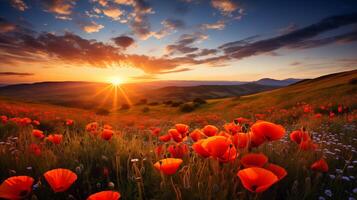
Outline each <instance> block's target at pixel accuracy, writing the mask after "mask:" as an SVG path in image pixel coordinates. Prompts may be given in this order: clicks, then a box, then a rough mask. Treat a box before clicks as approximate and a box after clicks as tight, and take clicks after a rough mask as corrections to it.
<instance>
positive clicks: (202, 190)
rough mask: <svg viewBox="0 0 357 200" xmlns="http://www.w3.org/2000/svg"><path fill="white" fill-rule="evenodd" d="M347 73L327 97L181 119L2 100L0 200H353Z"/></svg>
mask: <svg viewBox="0 0 357 200" xmlns="http://www.w3.org/2000/svg"><path fill="white" fill-rule="evenodd" d="M350 76H351V75H349V76H348V77H347V78H345V77H344V78H343V80H342V79H341V80H340V82H338V81H337V82H335V83H333V84H332V83H331V88H332V89H333V90H335V87H339V89H338V90H337V89H336V94H335V95H331V94H332V93H331V90H332V89H328V90H326V91H323V90H314V91H313V92H306V93H307V94H302V93H301V92H300V91H301V88H302V87H307V86H306V85H305V86H299V85H296V86H292V87H290V88H289V87H288V88H286V89H281V90H277V91H272V92H266V93H261V94H258V95H252V96H247V97H242V98H240V99H235V98H228V99H221V100H210V101H208V103H207V105H205V106H204V107H202V108H200V110H198V111H195V112H193V113H188V114H179V113H177V112H176V111H173V110H171V111H170V112H169V111H168V110H164V109H167V108H164V107H157V108H156V109H157V111H155V110H153V111H152V112H151V113H146V114H142V113H141V114H140V113H137V112H135V110H134V111H122V112H119V113H115V114H113V115H109V116H99V115H96V114H95V113H92V112H91V111H85V110H80V109H69V108H63V107H59V106H58V107H57V106H51V105H40V104H32V103H22V102H13V101H10V100H6V99H2V100H0V105H1V106H0V116H1V121H0V133H1V134H0V180H1V185H0V198H3V199H90V200H95V199H113V200H114V199H296V200H300V199H319V200H323V199H349V200H352V199H357V181H356V178H357V177H356V174H357V169H356V168H357V149H356V148H357V138H356V129H357V127H356V119H357V111H356V105H357V104H356V101H355V99H354V98H353V97H356V93H353V92H352V93H351V92H350V91H351V88H352V89H353V88H355V85H352V86H351V85H348V84H349V83H347V82H348V80H349V78H350ZM346 80H347V81H346ZM325 81H326V80H325ZM307 84H310V85H308V86H309V88H310V90H313V89H316V88H318V85H319V82H317V83H316V82H314V83H307ZM312 85H313V86H314V88H313V87H312ZM324 85H326V82H325V83H324ZM288 91H289V92H296V93H295V97H291V98H280V99H282V100H279V98H278V97H281V96H283V95H287V96H289V94H288ZM305 91H309V90H308V89H306V90H305ZM346 91H349V92H346ZM352 91H353V90H352ZM324 92H325V93H324ZM311 96H313V97H315V98H310V97H311ZM304 98H305V99H304ZM260 102H265V103H264V104H263V103H260ZM233 105H234V106H233Z"/></svg>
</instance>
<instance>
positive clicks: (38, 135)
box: [32, 129, 45, 139]
mask: <svg viewBox="0 0 357 200" xmlns="http://www.w3.org/2000/svg"><path fill="white" fill-rule="evenodd" d="M32 135H33V136H35V137H36V138H39V139H42V138H44V137H45V135H44V134H43V132H42V131H40V130H37V129H34V130H32Z"/></svg>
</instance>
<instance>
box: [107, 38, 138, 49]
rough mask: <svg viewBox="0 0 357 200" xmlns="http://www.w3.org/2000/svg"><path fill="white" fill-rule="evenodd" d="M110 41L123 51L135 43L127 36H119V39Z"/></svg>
mask: <svg viewBox="0 0 357 200" xmlns="http://www.w3.org/2000/svg"><path fill="white" fill-rule="evenodd" d="M112 40H113V41H114V43H115V44H116V45H118V46H119V47H122V48H124V49H125V48H127V47H129V46H131V45H132V44H134V42H135V41H134V39H133V38H131V37H128V36H119V37H115V38H112Z"/></svg>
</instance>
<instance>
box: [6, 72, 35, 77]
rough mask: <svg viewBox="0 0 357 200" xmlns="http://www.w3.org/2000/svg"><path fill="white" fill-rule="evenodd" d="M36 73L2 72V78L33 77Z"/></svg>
mask: <svg viewBox="0 0 357 200" xmlns="http://www.w3.org/2000/svg"><path fill="white" fill-rule="evenodd" d="M33 75H35V74H34V73H21V72H0V76H33Z"/></svg>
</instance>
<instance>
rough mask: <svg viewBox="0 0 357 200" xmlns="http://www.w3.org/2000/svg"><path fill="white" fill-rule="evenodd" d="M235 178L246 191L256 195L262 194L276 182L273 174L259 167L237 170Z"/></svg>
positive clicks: (276, 179) (276, 178)
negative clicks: (236, 177) (237, 178)
mask: <svg viewBox="0 0 357 200" xmlns="http://www.w3.org/2000/svg"><path fill="white" fill-rule="evenodd" d="M237 176H238V177H239V179H240V180H241V182H242V184H243V186H244V187H245V188H246V189H247V190H249V191H251V192H257V193H260V192H264V191H265V190H267V189H268V188H269V187H270V186H272V185H273V184H274V183H276V182H277V181H278V177H277V176H276V175H275V174H274V173H272V172H271V171H269V170H266V169H263V168H260V167H250V168H246V169H242V170H239V171H238V173H237Z"/></svg>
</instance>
